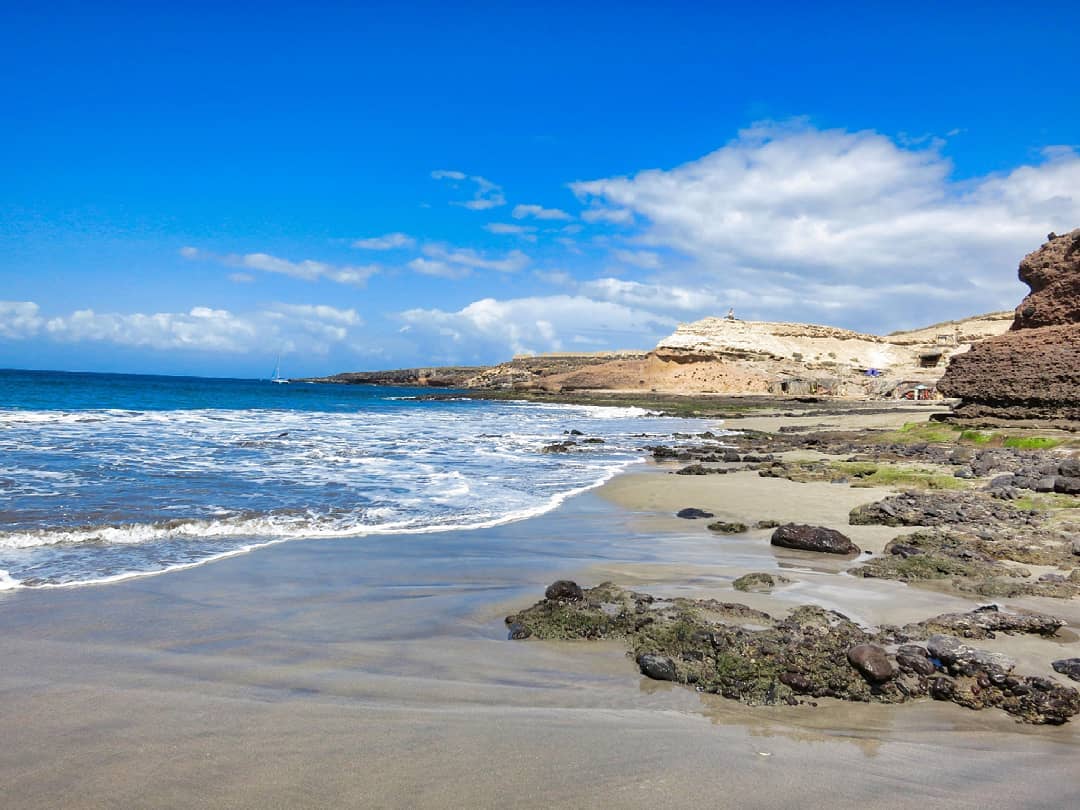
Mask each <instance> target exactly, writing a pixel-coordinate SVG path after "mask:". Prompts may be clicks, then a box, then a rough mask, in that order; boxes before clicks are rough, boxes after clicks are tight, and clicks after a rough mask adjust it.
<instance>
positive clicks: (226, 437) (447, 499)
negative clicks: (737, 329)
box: [0, 371, 704, 588]
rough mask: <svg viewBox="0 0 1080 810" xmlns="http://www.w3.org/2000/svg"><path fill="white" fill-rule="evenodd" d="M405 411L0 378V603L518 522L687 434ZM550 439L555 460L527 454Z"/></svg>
mask: <svg viewBox="0 0 1080 810" xmlns="http://www.w3.org/2000/svg"><path fill="white" fill-rule="evenodd" d="M416 393H417V391H416V390H415V389H402V388H385V387H374V386H371V387H369V386H342V385H313V384H303V383H291V384H288V385H275V384H272V383H270V382H268V381H261V380H231V379H203V378H192V377H154V376H142V375H114V374H71V373H62V372H26V371H0V588H4V587H7V588H10V587H49V586H61V585H73V584H85V583H90V582H103V581H109V580H115V579H120V578H126V577H129V576H136V575H146V574H152V573H160V572H163V571H167V570H172V569H176V568H180V567H186V566H190V565H197V564H201V563H205V562H208V561H211V560H214V559H217V558H220V557H223V556H228V555H233V554H238V553H243V552H245V551H248V550H250V549H252V548H256V547H259V546H262V545H266V544H269V543H275V542H282V541H286V540H294V539H300V538H310V537H344V536H357V535H366V534H371V533H373V532H378V533H381V534H385V533H393V534H399V535H401V536H402V542H408V535H409V534H414V533H417V532H430V531H441V530H447V529H461V528H466V529H467V528H479V527H482V526H491V525H495V524H498V523H502V522H506V521H511V520H520V519H523V518H526V517H529V516H532V515H537V514H541V513H543V512H545V511H548V510H550V509H552V508H554V507H555V506H557V505H558V504H559V503H561V502H562V501H563V500H564V499H565V498H567V497H569V496H571V495H573V494H575V493H577V492H581V491H583V490H585V489H588V488H590V487H594V486H596V485H598V484H600V483H602V482H603V481H605V480H607V479H608V478H610V477H611V476H612V475H614V474H615V473H617V472H618V471H619V470H621V469H623V468H624V467H625V466H627V465H628V464H631V463H634V462H635V461H638V460H640V459H641V458H643V456H644V453H643V451H642V450H641V448H642V446H643V445H645V444H648V443H649V442H650V441H651V440H652V439H655V438H657V437H664V438H669V437H670V434H671V433H672V432H673V431H686V430H698V431H700V430H702V429H704V428H703V426H702V424H701V423H700V422H692V423H691V422H687V421H685V420H674V419H662V418H658V417H655V416H652V415H649V414H648V413H647V412H645V411H641V410H640V409H632V408H598V407H586V406H569V405H537V404H528V403H515V402H479V401H471V400H460V399H445V400H437V401H433V400H423V399H416V398H415V395H416ZM571 430H578V431H581V432H582V433H583V434H585V435H583V436H580V437H577V436H574V437H570V436H568V432H569V431H571ZM650 437H651V438H650ZM568 438H573V439H575V440H576V441H578V444H576V445H575V446H574V447H573V448H572V452H569V453H544V452H542V451H543V448H544V447H545V446H546V445H548V444H550V443H552V442H555V441H563V440H566V439H568ZM585 438H591V439H594V440H597V439H599V440H601V441H593V442H584V441H583V439H585Z"/></svg>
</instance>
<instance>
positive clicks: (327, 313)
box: [273, 304, 364, 326]
mask: <svg viewBox="0 0 1080 810" xmlns="http://www.w3.org/2000/svg"><path fill="white" fill-rule="evenodd" d="M273 309H274V311H275V312H280V313H282V314H285V315H291V316H294V317H297V318H303V319H305V320H318V321H323V322H327V323H336V324H340V325H342V326H359V325H361V324H362V323H363V322H364V321H363V319H362V318H361V317H360V316H359V315H358V314H357V313H356V310H355V309H351V308H350V309H338V308H337V307H332V306H329V305H327V304H276V305H275V306H274V308H273Z"/></svg>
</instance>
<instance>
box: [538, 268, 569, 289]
mask: <svg viewBox="0 0 1080 810" xmlns="http://www.w3.org/2000/svg"><path fill="white" fill-rule="evenodd" d="M533 275H534V276H536V277H537V278H538V279H540V280H541V281H545V282H547V283H548V284H557V285H559V286H560V287H567V286H570V285H571V284H573V283H574V277H573V276H571V275H570V274H569V273H567V272H566V271H565V270H536V271H534V272H533Z"/></svg>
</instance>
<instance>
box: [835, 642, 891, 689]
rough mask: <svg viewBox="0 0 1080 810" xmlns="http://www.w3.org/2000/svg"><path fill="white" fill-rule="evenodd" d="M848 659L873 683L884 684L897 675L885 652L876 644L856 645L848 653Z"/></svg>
mask: <svg viewBox="0 0 1080 810" xmlns="http://www.w3.org/2000/svg"><path fill="white" fill-rule="evenodd" d="M847 658H848V661H849V662H850V663H851V665H852V666H853V667H855V669H857V670H859V672H861V673H862V675H863V677H864V678H866V679H867V680H868V681H870V682H871V683H882V682H883V681H887V680H889V679H890V678H892V677H893V676H894V675H895V674H896V668H895V667H894V666H893V665H892V662H891V661H889V657H888V655H886V654H885V650H884V649H882V648H881V647H879V646H878V645H876V644H856V645H855V646H854V647H852V648H851V649H850V650H848V651H847Z"/></svg>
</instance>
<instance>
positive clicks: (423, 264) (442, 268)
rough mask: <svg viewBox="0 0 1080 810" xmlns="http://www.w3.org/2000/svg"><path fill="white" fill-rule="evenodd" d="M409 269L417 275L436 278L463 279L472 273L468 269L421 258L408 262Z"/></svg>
mask: <svg viewBox="0 0 1080 810" xmlns="http://www.w3.org/2000/svg"><path fill="white" fill-rule="evenodd" d="M409 267H410V268H411V269H413V270H415V271H416V272H417V273H423V274H424V275H425V276H436V277H437V278H454V279H458V278H465V277H466V276H467V275H469V274H470V273H471V272H472V270H470V269H469V268H468V267H462V266H461V265H451V264H447V263H446V262H440V261H433V260H431V259H425V258H423V257H422V256H419V257H417V258H415V259H413V260H412V261H411V262H409Z"/></svg>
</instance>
